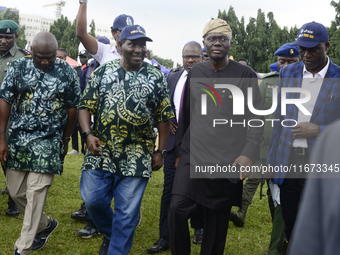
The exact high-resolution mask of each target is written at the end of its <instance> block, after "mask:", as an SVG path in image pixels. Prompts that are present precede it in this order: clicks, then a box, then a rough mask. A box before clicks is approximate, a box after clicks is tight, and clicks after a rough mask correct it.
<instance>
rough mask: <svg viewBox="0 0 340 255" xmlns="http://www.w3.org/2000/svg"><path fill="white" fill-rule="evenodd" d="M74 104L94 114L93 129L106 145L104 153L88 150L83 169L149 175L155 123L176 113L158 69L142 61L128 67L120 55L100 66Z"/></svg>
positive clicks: (128, 174) (130, 174)
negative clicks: (140, 65)
mask: <svg viewBox="0 0 340 255" xmlns="http://www.w3.org/2000/svg"><path fill="white" fill-rule="evenodd" d="M78 108H79V109H86V110H88V111H89V112H90V113H91V114H92V115H93V116H95V123H94V127H93V130H92V131H93V134H94V135H95V136H96V137H98V138H99V139H100V140H101V142H102V144H104V145H105V147H104V148H102V154H103V156H102V157H97V156H93V155H91V153H90V152H89V151H87V152H86V155H85V159H84V164H83V166H82V170H106V171H110V172H112V173H114V174H117V175H123V176H142V177H148V178H149V177H151V172H152V156H153V152H154V144H155V138H156V133H155V131H154V130H153V124H154V123H162V122H164V121H167V120H169V119H171V118H172V117H174V113H173V111H172V108H171V104H170V99H169V91H168V86H167V83H166V80H165V77H164V75H163V74H162V73H161V72H160V71H159V70H158V69H157V68H155V67H153V66H151V65H149V64H147V63H145V62H143V65H142V67H141V68H140V69H139V70H138V71H126V70H124V69H123V68H122V67H121V66H120V63H119V59H116V60H113V61H110V62H107V63H106V64H104V65H101V66H100V67H99V68H97V69H96V70H95V71H94V72H93V73H92V75H91V78H90V80H89V82H88V84H87V86H86V89H85V91H84V95H83V98H82V99H81V102H80V105H79V107H78Z"/></svg>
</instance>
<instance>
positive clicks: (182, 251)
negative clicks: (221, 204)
mask: <svg viewBox="0 0 340 255" xmlns="http://www.w3.org/2000/svg"><path fill="white" fill-rule="evenodd" d="M197 206H198V204H197V203H196V202H194V201H192V200H190V199H188V198H186V197H183V196H180V195H172V198H171V205H170V208H169V211H168V219H169V233H170V247H171V254H172V255H190V250H191V241H190V232H189V227H188V219H189V218H190V217H191V216H192V215H193V213H194V212H195V210H196V208H197ZM231 207H232V201H230V205H228V206H227V210H221V211H218V210H212V209H210V208H206V207H204V209H205V216H204V231H203V240H202V246H201V255H211V254H214V255H223V253H224V247H225V241H226V238H227V233H228V225H229V216H230V209H231Z"/></svg>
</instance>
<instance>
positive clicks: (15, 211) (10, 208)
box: [6, 203, 19, 217]
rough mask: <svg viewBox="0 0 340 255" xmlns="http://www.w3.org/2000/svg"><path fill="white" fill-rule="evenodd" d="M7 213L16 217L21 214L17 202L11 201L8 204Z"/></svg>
mask: <svg viewBox="0 0 340 255" xmlns="http://www.w3.org/2000/svg"><path fill="white" fill-rule="evenodd" d="M6 215H7V216H8V217H15V216H18V215H19V208H18V206H17V205H16V204H15V203H11V204H10V205H8V209H7V211H6Z"/></svg>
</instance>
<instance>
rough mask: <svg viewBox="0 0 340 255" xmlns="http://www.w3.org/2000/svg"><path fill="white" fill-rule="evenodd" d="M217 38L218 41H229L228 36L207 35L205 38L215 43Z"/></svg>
mask: <svg viewBox="0 0 340 255" xmlns="http://www.w3.org/2000/svg"><path fill="white" fill-rule="evenodd" d="M217 40H218V41H219V42H220V43H226V42H228V41H229V37H228V36H209V37H208V38H207V41H208V42H210V43H215V42H216V41H217Z"/></svg>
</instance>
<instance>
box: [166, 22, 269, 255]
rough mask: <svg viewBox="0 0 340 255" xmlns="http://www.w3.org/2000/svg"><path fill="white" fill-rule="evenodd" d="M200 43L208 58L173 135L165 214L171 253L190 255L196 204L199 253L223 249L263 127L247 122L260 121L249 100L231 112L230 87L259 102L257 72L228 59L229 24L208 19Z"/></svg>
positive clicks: (195, 74) (192, 80)
mask: <svg viewBox="0 0 340 255" xmlns="http://www.w3.org/2000/svg"><path fill="white" fill-rule="evenodd" d="M203 44H204V48H205V50H206V51H207V53H208V55H209V58H210V61H207V62H203V63H199V64H196V65H195V66H193V68H192V69H191V71H190V72H189V75H188V79H187V85H186V87H185V91H184V98H183V105H182V111H181V116H180V120H179V127H178V130H177V135H176V147H177V149H178V150H177V152H176V154H177V155H176V156H177V158H178V157H179V160H178V167H177V169H176V175H175V180H174V184H173V188H172V200H171V205H170V209H169V213H168V214H169V232H170V246H171V253H172V254H173V255H175V254H176V255H178V254H185V255H188V254H190V233H189V229H188V224H187V219H188V218H189V217H190V215H192V213H193V212H194V211H195V209H196V208H197V206H198V205H202V206H204V208H205V221H204V231H203V240H202V247H201V254H207V255H208V254H209V255H210V254H214V255H215V254H216V255H218V254H223V253H224V246H225V240H226V236H227V231H228V224H229V215H230V209H231V207H232V205H235V204H240V202H241V198H242V181H241V180H243V179H244V178H245V177H246V173H245V172H244V171H243V169H246V168H247V167H248V168H249V167H251V166H252V163H253V159H254V157H255V154H256V151H257V147H258V146H259V143H260V140H261V136H262V132H263V128H262V127H261V125H258V124H256V125H255V122H254V123H252V124H254V125H249V124H247V123H250V122H251V121H252V120H253V121H255V120H254V119H257V121H259V122H261V121H262V120H263V118H262V117H260V116H257V115H255V114H254V113H252V112H251V111H250V110H249V108H248V106H247V103H246V102H247V100H244V103H241V104H240V105H238V106H239V107H241V108H244V110H243V113H240V114H235V113H234V110H235V109H236V108H239V107H236V106H234V104H235V102H236V103H239V102H240V101H241V100H240V99H241V98H240V96H239V95H236V94H237V93H235V92H233V93H232V91H231V90H233V91H237V92H238V93H239V94H240V92H241V93H242V94H243V96H244V98H245V99H247V98H248V88H252V99H253V102H252V105H253V107H254V108H255V109H257V110H261V109H263V105H262V99H261V95H260V91H259V88H258V85H257V76H256V73H255V72H254V71H253V70H252V69H251V68H250V67H248V66H244V65H242V64H240V63H237V62H236V61H233V60H231V59H229V58H228V52H229V50H230V47H231V45H232V31H231V29H230V27H229V25H228V24H227V23H226V22H225V21H224V20H221V19H215V20H212V21H209V22H208V23H207V24H206V26H205V27H204V30H203ZM227 85H228V86H230V87H229V88H226V87H225V86H227ZM223 86H224V87H223ZM208 92H209V93H208ZM234 100H235V102H234ZM236 110H237V109H236ZM218 120H219V121H220V120H223V121H222V122H223V125H219V124H222V123H221V122H218ZM214 121H215V123H214ZM213 123H214V125H213ZM216 123H217V124H216ZM215 124H216V125H215ZM204 167H205V168H204ZM204 169H205V170H204ZM206 169H210V170H212V169H215V170H216V171H210V172H209V173H208V171H206ZM220 169H224V171H218V170H220ZM228 169H229V170H228Z"/></svg>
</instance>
